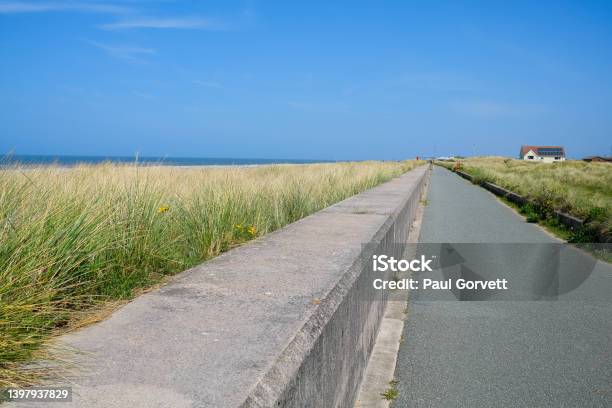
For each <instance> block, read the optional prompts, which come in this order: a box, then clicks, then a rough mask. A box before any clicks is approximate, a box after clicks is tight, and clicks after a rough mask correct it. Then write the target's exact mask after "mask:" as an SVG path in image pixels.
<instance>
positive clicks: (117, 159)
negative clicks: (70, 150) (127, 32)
mask: <svg viewBox="0 0 612 408" xmlns="http://www.w3.org/2000/svg"><path fill="white" fill-rule="evenodd" d="M104 162H113V163H136V162H137V163H139V164H144V165H152V164H155V165H166V166H204V165H226V166H227V165H248V164H278V163H291V164H298V163H329V162H331V161H330V160H292V159H238V158H213V157H146V156H145V157H138V158H136V157H135V156H53V155H49V156H46V155H4V156H0V165H10V164H26V165H38V164H57V165H61V166H74V165H75V164H79V163H88V164H95V163H104Z"/></svg>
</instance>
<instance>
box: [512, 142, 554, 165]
mask: <svg viewBox="0 0 612 408" xmlns="http://www.w3.org/2000/svg"><path fill="white" fill-rule="evenodd" d="M519 159H523V160H529V161H537V162H543V163H552V162H557V161H563V160H565V149H564V148H563V146H521V153H520V154H519Z"/></svg>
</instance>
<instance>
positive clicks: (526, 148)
mask: <svg viewBox="0 0 612 408" xmlns="http://www.w3.org/2000/svg"><path fill="white" fill-rule="evenodd" d="M540 149H559V150H561V155H562V156H565V149H564V148H563V146H528V145H523V146H521V157H523V156H525V155H526V154H527V153H529V151H530V150H533V152H534V153H535V154H536V155H538V156H547V155H550V154H541V153H540Z"/></svg>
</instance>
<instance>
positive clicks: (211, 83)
mask: <svg viewBox="0 0 612 408" xmlns="http://www.w3.org/2000/svg"><path fill="white" fill-rule="evenodd" d="M193 83H194V84H196V85H199V86H202V87H204V88H221V84H220V83H219V82H214V81H200V80H198V79H196V80H195V81H193Z"/></svg>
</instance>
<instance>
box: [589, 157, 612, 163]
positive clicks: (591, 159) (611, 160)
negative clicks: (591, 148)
mask: <svg viewBox="0 0 612 408" xmlns="http://www.w3.org/2000/svg"><path fill="white" fill-rule="evenodd" d="M582 160H584V161H585V162H608V163H612V157H604V156H588V157H585V158H584V159H582Z"/></svg>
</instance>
